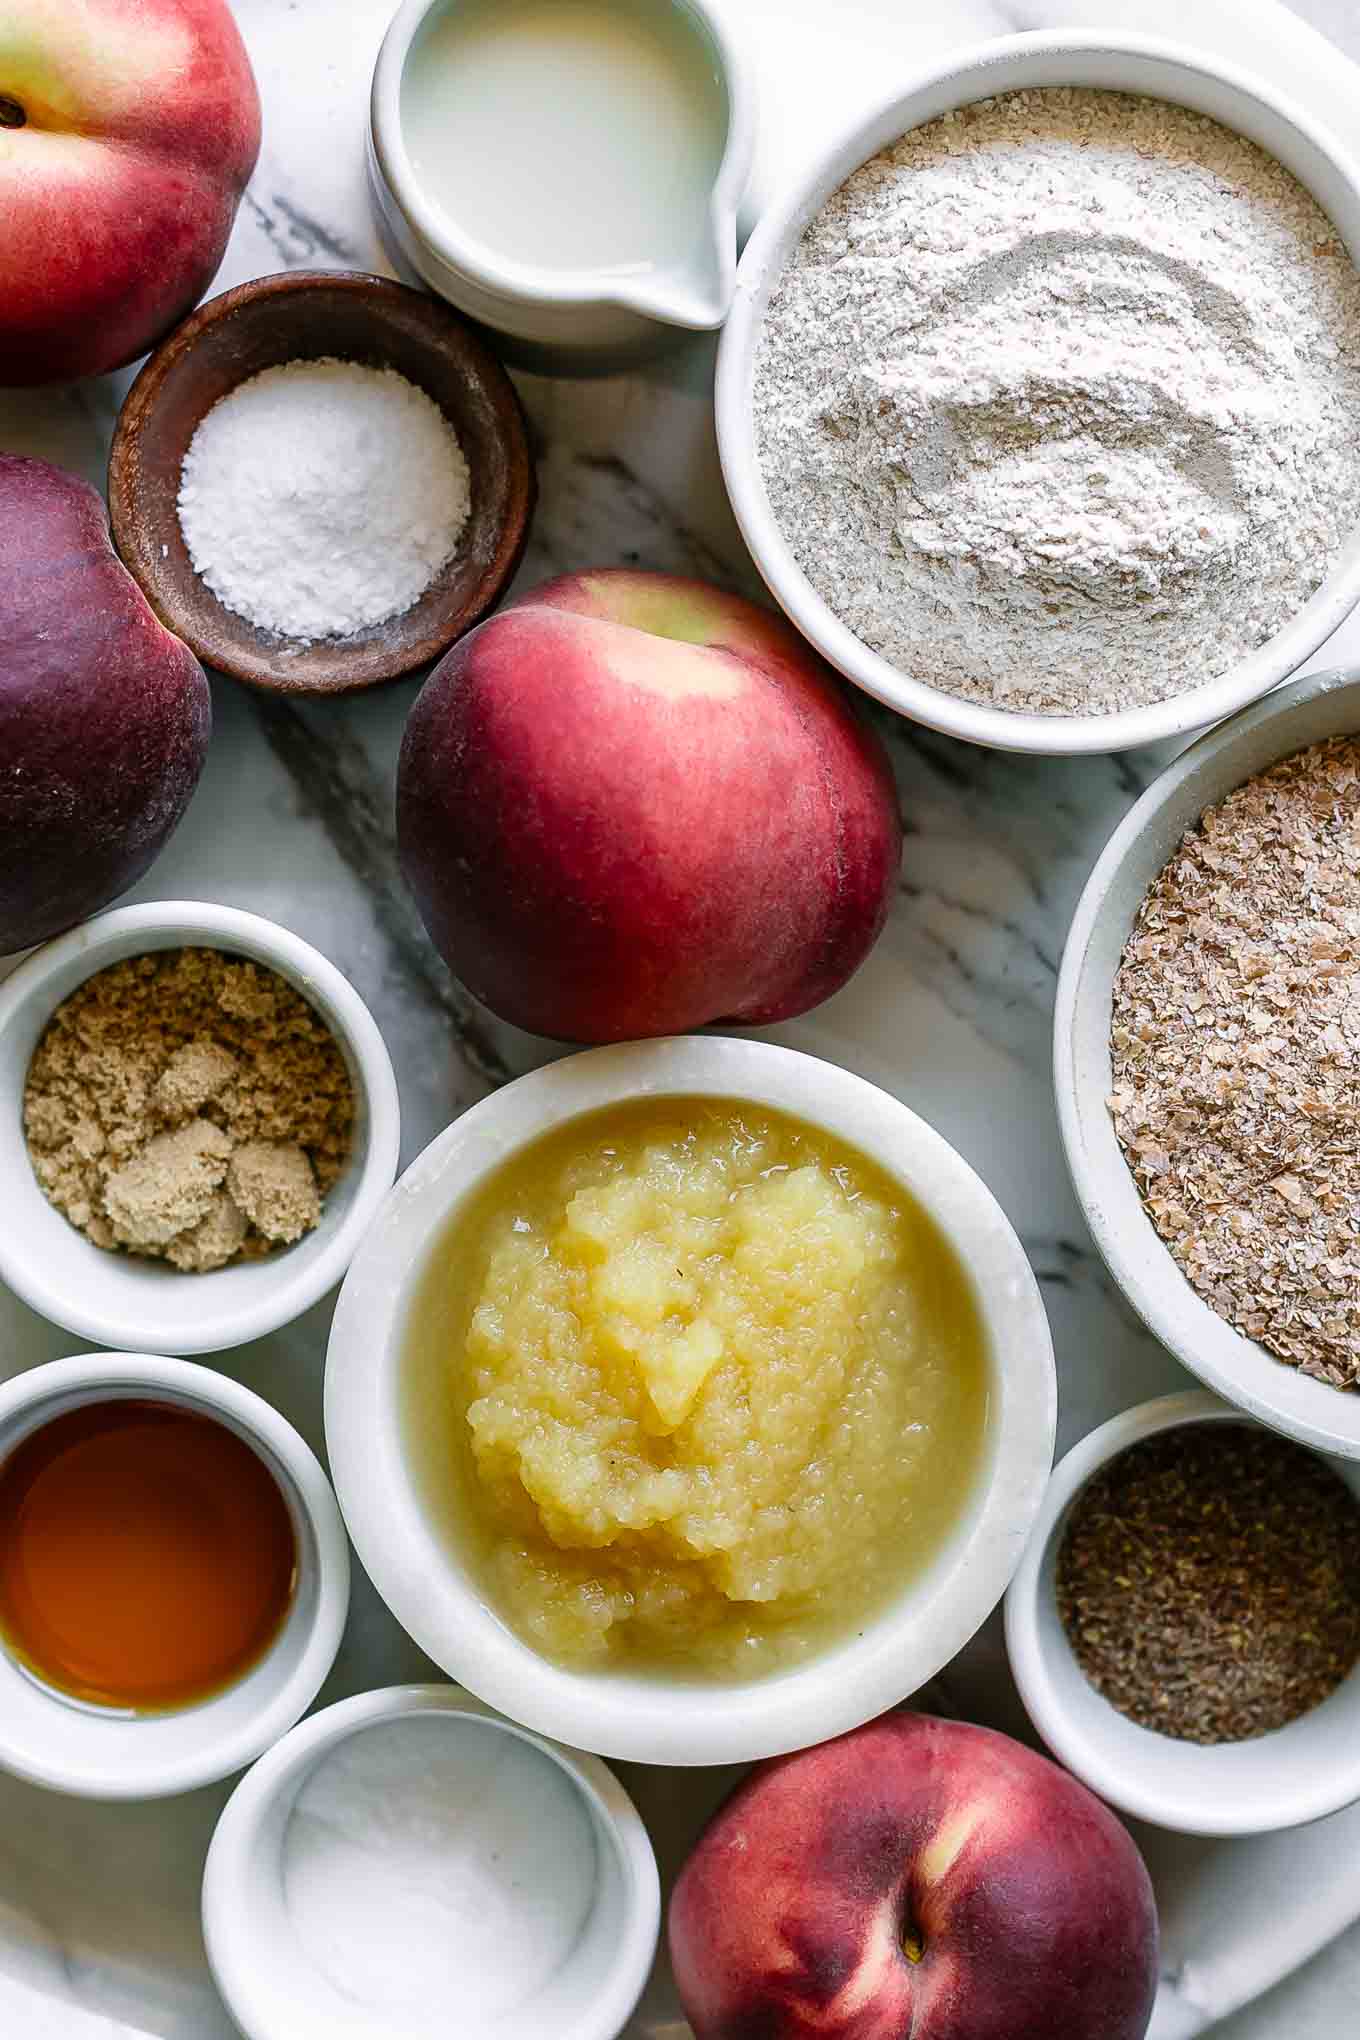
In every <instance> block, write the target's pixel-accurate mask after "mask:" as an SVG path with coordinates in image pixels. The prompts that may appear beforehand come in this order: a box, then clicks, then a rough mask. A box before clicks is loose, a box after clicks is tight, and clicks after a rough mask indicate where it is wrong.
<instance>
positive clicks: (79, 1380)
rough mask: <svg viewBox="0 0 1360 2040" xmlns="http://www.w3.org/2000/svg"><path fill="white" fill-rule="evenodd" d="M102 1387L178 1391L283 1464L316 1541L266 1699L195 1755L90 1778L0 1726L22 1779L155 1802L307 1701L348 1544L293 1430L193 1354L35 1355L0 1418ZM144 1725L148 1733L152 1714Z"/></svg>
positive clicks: (344, 1610)
mask: <svg viewBox="0 0 1360 2040" xmlns="http://www.w3.org/2000/svg"><path fill="white" fill-rule="evenodd" d="M110 1388H111V1389H114V1390H118V1391H122V1392H124V1393H125V1394H127V1395H130V1396H151V1397H155V1396H156V1395H157V1394H158V1393H159V1394H164V1395H170V1396H173V1397H177V1398H182V1399H183V1400H184V1401H185V1402H187V1403H190V1404H192V1405H196V1406H198V1407H200V1408H201V1409H203V1410H204V1411H205V1412H206V1413H207V1414H208V1415H210V1416H211V1415H216V1416H218V1417H221V1418H225V1419H227V1420H229V1421H230V1423H231V1424H232V1426H233V1427H234V1428H237V1429H238V1430H239V1431H240V1432H241V1433H243V1434H244V1435H245V1436H246V1437H247V1438H248V1439H250V1440H252V1441H254V1442H256V1443H257V1444H259V1445H260V1446H262V1447H263V1448H264V1449H265V1450H266V1451H267V1452H268V1453H269V1454H271V1455H272V1456H273V1458H274V1459H276V1460H277V1462H278V1464H279V1465H280V1466H281V1467H282V1468H283V1470H284V1472H285V1473H286V1474H287V1476H288V1478H289V1481H290V1482H291V1483H292V1487H293V1491H294V1493H295V1495H296V1498H297V1502H298V1506H299V1507H300V1509H301V1510H302V1512H303V1514H304V1515H305V1517H306V1519H307V1523H308V1526H309V1528H310V1530H311V1534H312V1536H313V1538H314V1540H315V1551H316V1607H315V1610H314V1613H313V1616H312V1621H311V1626H310V1628H309V1630H308V1633H307V1637H306V1642H305V1645H304V1646H303V1649H302V1652H301V1654H300V1656H299V1658H298V1661H297V1663H296V1665H295V1666H294V1668H293V1670H292V1672H291V1674H290V1675H289V1677H288V1679H287V1680H286V1681H285V1683H284V1684H283V1685H282V1686H281V1687H280V1688H279V1690H278V1692H277V1693H276V1694H275V1695H274V1696H273V1698H272V1699H270V1700H268V1701H266V1702H264V1703H262V1704H261V1705H260V1706H259V1707H258V1708H257V1709H256V1711H255V1712H254V1713H253V1714H251V1715H248V1716H247V1717H246V1718H245V1719H244V1720H243V1721H242V1722H241V1723H240V1725H239V1726H238V1727H236V1728H235V1729H233V1730H231V1731H230V1732H228V1733H219V1734H218V1735H217V1736H216V1738H215V1739H214V1740H212V1741H210V1742H208V1743H205V1745H204V1746H203V1748H202V1749H201V1750H200V1751H199V1753H198V1754H197V1755H196V1756H193V1757H188V1756H185V1757H181V1758H180V1759H178V1760H177V1761H166V1760H165V1759H164V1758H162V1759H160V1760H157V1759H155V1758H154V1757H150V1756H148V1757H147V1758H145V1759H143V1761H142V1762H141V1764H140V1765H134V1764H131V1763H129V1762H128V1761H127V1759H126V1758H122V1759H120V1760H119V1763H118V1767H117V1769H116V1770H110V1771H109V1772H108V1773H107V1774H106V1775H105V1776H104V1777H103V1779H102V1780H101V1781H100V1782H99V1783H98V1785H96V1784H94V1783H92V1781H91V1778H90V1776H89V1774H88V1773H86V1772H85V1771H82V1770H80V1769H78V1768H76V1767H74V1766H72V1765H63V1764H62V1763H61V1762H60V1761H56V1760H53V1761H47V1762H35V1761H33V1759H32V1758H31V1757H26V1756H16V1755H15V1754H14V1753H13V1751H11V1750H10V1749H8V1748H7V1747H6V1733H5V1729H4V1726H3V1723H0V1758H2V1759H3V1763H4V1766H5V1769H6V1770H8V1771H11V1772H13V1773H14V1775H15V1776H16V1777H20V1778H24V1779H26V1780H27V1781H28V1782H29V1783H30V1784H33V1785H41V1786H44V1787H46V1788H47V1789H48V1790H50V1791H55V1792H66V1793H71V1794H73V1795H75V1796H77V1797H80V1798H83V1799H100V1800H134V1799H162V1798H166V1797H169V1796H170V1795H172V1794H175V1793H180V1792H191V1791H195V1790H196V1789H197V1788H198V1787H199V1786H201V1785H208V1784H212V1783H214V1782H215V1781H216V1780H218V1779H220V1778H225V1777H228V1776H230V1774H231V1773H232V1772H234V1771H239V1770H240V1769H241V1767H242V1765H244V1764H249V1763H251V1762H253V1761H254V1759H255V1758H256V1757H258V1756H259V1755H260V1753H261V1751H262V1750H266V1749H268V1748H270V1747H271V1745H273V1744H275V1743H276V1742H277V1740H278V1738H279V1737H280V1736H281V1735H283V1734H285V1732H286V1731H287V1730H288V1729H289V1728H291V1727H292V1725H293V1723H294V1722H295V1721H297V1719H298V1717H299V1715H301V1714H303V1713H304V1712H305V1711H306V1709H307V1708H308V1707H309V1706H310V1705H311V1703H312V1701H313V1700H314V1699H315V1698H316V1695H317V1693H318V1691H319V1690H320V1687H321V1685H322V1682H323V1681H324V1679H325V1677H326V1675H327V1673H328V1672H329V1671H330V1669H331V1666H332V1665H333V1664H334V1662H335V1659H336V1655H337V1653H338V1652H339V1649H340V1642H341V1638H342V1637H343V1635H344V1631H345V1623H346V1621H347V1619H348V1615H349V1595H350V1563H349V1542H348V1539H347V1538H346V1535H345V1527H344V1523H343V1521H342V1519H341V1515H340V1509H339V1505H338V1504H337V1502H336V1499H335V1495H334V1493H333V1491H332V1489H331V1485H330V1482H329V1481H328V1480H327V1478H326V1475H325V1473H324V1472H323V1471H322V1468H321V1464H320V1461H319V1460H318V1459H317V1457H316V1454H315V1453H314V1452H313V1451H312V1449H311V1447H310V1446H309V1445H308V1444H307V1442H306V1440H305V1439H304V1438H303V1436H302V1434H301V1432H299V1431H298V1430H297V1429H295V1427H294V1426H293V1425H292V1424H290V1423H289V1421H288V1419H287V1418H286V1417H285V1416H283V1415H282V1414H281V1413H280V1412H279V1411H278V1410H276V1409H275V1408H274V1405H273V1404H272V1403H270V1402H268V1401H266V1399H265V1398H264V1397H263V1396H262V1395H258V1394H257V1393H256V1392H255V1390H254V1389H250V1388H246V1387H245V1386H244V1384H243V1383H241V1382H239V1381H234V1380H232V1378H231V1377H230V1376H229V1375H226V1374H221V1373H219V1372H218V1371H217V1369H215V1368H212V1367H205V1366H203V1365H201V1364H200V1363H198V1362H196V1361H193V1360H180V1359H170V1358H167V1357H166V1356H165V1355H163V1354H158V1353H124V1352H106V1353H79V1354H75V1355H73V1356H72V1357H70V1358H69V1359H65V1360H48V1361H44V1362H43V1363H42V1364H41V1365H39V1366H37V1367H30V1368H28V1369H26V1370H25V1371H24V1372H23V1373H21V1374H15V1375H12V1376H10V1378H9V1379H8V1380H7V1381H4V1382H0V1425H6V1426H7V1425H8V1424H9V1423H10V1422H11V1421H12V1420H13V1419H15V1418H17V1417H20V1416H22V1415H23V1414H24V1412H25V1411H27V1410H29V1409H31V1408H33V1407H35V1406H36V1405H38V1404H41V1403H44V1402H47V1401H50V1400H52V1399H53V1398H55V1397H63V1396H67V1395H74V1396H77V1397H83V1396H84V1395H85V1394H86V1393H87V1392H90V1393H97V1392H99V1391H102V1390H106V1389H110ZM277 1642H278V1639H276V1640H275V1643H274V1644H271V1646H270V1648H269V1650H268V1651H266V1653H265V1656H264V1658H263V1659H262V1660H261V1663H267V1662H268V1659H269V1657H270V1655H271V1654H272V1652H273V1651H274V1649H275V1648H276V1647H277ZM176 1718H177V1719H182V1718H184V1717H183V1716H182V1715H180V1716H177V1717H176ZM79 1719H80V1717H79V1715H78V1714H72V1715H71V1719H70V1723H68V1724H67V1726H66V1730H65V1733H66V1736H67V1737H68V1738H69V1740H70V1742H71V1743H72V1744H76V1745H78V1743H79V1740H80V1735H79V1729H78V1728H77V1727H75V1726H73V1725H72V1724H74V1723H76V1722H78V1721H79ZM147 1728H148V1732H149V1735H151V1736H154V1729H155V1719H154V1717H153V1718H152V1719H151V1720H150V1721H148V1723H147Z"/></svg>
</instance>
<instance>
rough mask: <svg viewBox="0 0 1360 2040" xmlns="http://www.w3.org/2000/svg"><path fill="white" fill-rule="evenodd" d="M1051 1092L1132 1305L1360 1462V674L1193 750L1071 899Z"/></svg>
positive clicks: (1284, 1423) (1288, 1419)
mask: <svg viewBox="0 0 1360 2040" xmlns="http://www.w3.org/2000/svg"><path fill="white" fill-rule="evenodd" d="M1054 1028H1055V1034H1054V1081H1055V1089H1056V1096H1057V1107H1058V1120H1059V1126H1060V1128H1061V1132H1062V1138H1063V1144H1064V1147H1065V1149H1066V1154H1067V1162H1068V1167H1069V1169H1070V1171H1071V1175H1072V1181H1073V1184H1074V1186H1075V1189H1076V1192H1077V1196H1078V1198H1079V1200H1080V1203H1081V1206H1082V1209H1083V1211H1084V1213H1085V1216H1086V1220H1087V1223H1088V1225H1089V1226H1090V1228H1091V1232H1092V1234H1093V1235H1094V1238H1095V1242H1096V1245H1097V1247H1098V1248H1099V1250H1100V1252H1101V1254H1102V1255H1103V1256H1104V1259H1105V1261H1106V1263H1107V1265H1108V1266H1109V1269H1110V1272H1111V1273H1112V1275H1113V1276H1114V1278H1115V1280H1116V1282H1117V1283H1118V1284H1119V1287H1120V1288H1121V1289H1122V1291H1123V1293H1124V1295H1125V1296H1126V1297H1127V1298H1128V1300H1129V1302H1130V1303H1131V1304H1132V1305H1133V1307H1134V1309H1135V1310H1136V1311H1137V1312H1138V1314H1139V1316H1140V1317H1141V1318H1142V1319H1143V1320H1144V1322H1145V1323H1146V1324H1147V1325H1148V1327H1149V1329H1150V1330H1151V1331H1152V1332H1154V1333H1155V1334H1156V1336H1157V1337H1158V1338H1159V1339H1160V1340H1161V1341H1162V1343H1163V1344H1164V1345H1165V1346H1167V1347H1168V1348H1169V1349H1170V1350H1171V1351H1172V1352H1173V1353H1174V1354H1175V1355H1176V1356H1177V1358H1178V1359H1180V1360H1181V1361H1183V1362H1184V1364H1185V1365H1186V1366H1187V1367H1189V1368H1190V1369H1191V1370H1192V1371H1193V1372H1194V1373H1195V1374H1197V1375H1199V1376H1200V1378H1201V1379H1202V1380H1203V1381H1204V1382H1205V1383H1207V1385H1208V1386H1209V1387H1210V1388H1212V1389H1215V1390H1216V1391H1217V1392H1218V1393H1219V1394H1220V1395H1222V1396H1224V1397H1226V1398H1227V1399H1228V1400H1229V1401H1231V1402H1233V1403H1236V1404H1238V1405H1239V1406H1240V1407H1241V1408H1243V1409H1245V1410H1247V1411H1249V1412H1250V1413H1251V1415H1253V1416H1255V1417H1258V1418H1259V1419H1260V1420H1261V1421H1262V1422H1263V1423H1265V1424H1268V1425H1270V1426H1272V1427H1273V1428H1274V1429H1276V1430H1279V1431H1283V1432H1286V1433H1288V1434H1289V1435H1290V1436H1292V1437H1294V1438H1296V1439H1298V1440H1299V1441H1301V1442H1302V1443H1303V1444H1305V1445H1311V1446H1314V1447H1317V1448H1320V1449H1322V1450H1325V1451H1329V1452H1335V1453H1340V1454H1343V1455H1345V1456H1346V1457H1348V1458H1351V1459H1360V671H1358V670H1356V669H1351V670H1349V671H1343V672H1330V673H1317V674H1310V675H1309V676H1308V677H1306V678H1305V679H1302V680H1298V681H1295V682H1293V683H1292V684H1291V685H1290V686H1288V687H1286V688H1283V689H1281V690H1280V691H1279V692H1278V693H1276V694H1273V695H1271V696H1270V697H1269V698H1268V699H1267V700H1265V701H1263V702H1259V703H1257V704H1256V705H1255V706H1254V707H1252V708H1249V709H1246V710H1244V711H1242V712H1241V713H1240V714H1239V715H1237V716H1235V717H1234V718H1232V720H1231V721H1229V722H1227V723H1225V724H1223V725H1222V727H1221V728H1219V729H1217V730H1214V731H1213V732H1211V734H1210V735H1208V736H1206V737H1203V738H1201V739H1200V741H1199V742H1198V743H1197V744H1195V745H1194V746H1192V748H1191V749H1190V750H1188V751H1186V752H1185V753H1184V754H1183V755H1182V756H1181V757H1180V758H1178V759H1177V760H1176V761H1175V762H1174V764H1172V765H1171V766H1169V767H1168V768H1167V770H1166V771H1165V772H1164V773H1163V774H1162V775H1161V777H1160V778H1159V779H1157V780H1156V781H1155V782H1154V783H1153V785H1152V786H1151V787H1149V788H1148V790H1147V792H1146V793H1145V794H1144V795H1143V796H1142V798H1141V800H1139V801H1138V802H1137V803H1136V804H1135V805H1134V807H1133V808H1132V809H1131V810H1130V812H1129V813H1128V814H1127V815H1126V816H1125V818H1124V820H1123V822H1122V823H1121V824H1120V826H1119V828H1118V829H1117V830H1116V831H1115V833H1114V835H1113V836H1112V837H1111V839H1110V842H1109V844H1108V845H1107V846H1106V849H1105V851H1104V853H1103V855H1102V856H1101V858H1100V860H1099V862H1098V863H1097V865H1096V867H1095V869H1094V871H1093V872H1092V874H1091V877H1090V879H1089V881H1088V883H1087V886H1086V890H1085V892H1084V893H1083V895H1082V897H1081V900H1080V902H1079V904H1078V906H1077V911H1076V914H1075V916H1074V918H1073V922H1072V927H1071V931H1070V933H1069V936H1068V941H1067V947H1066V951H1065V953H1064V957H1063V964H1062V971H1061V974H1060V977H1059V983H1058V995H1057V1009H1056V1013H1055V1021H1054Z"/></svg>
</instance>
